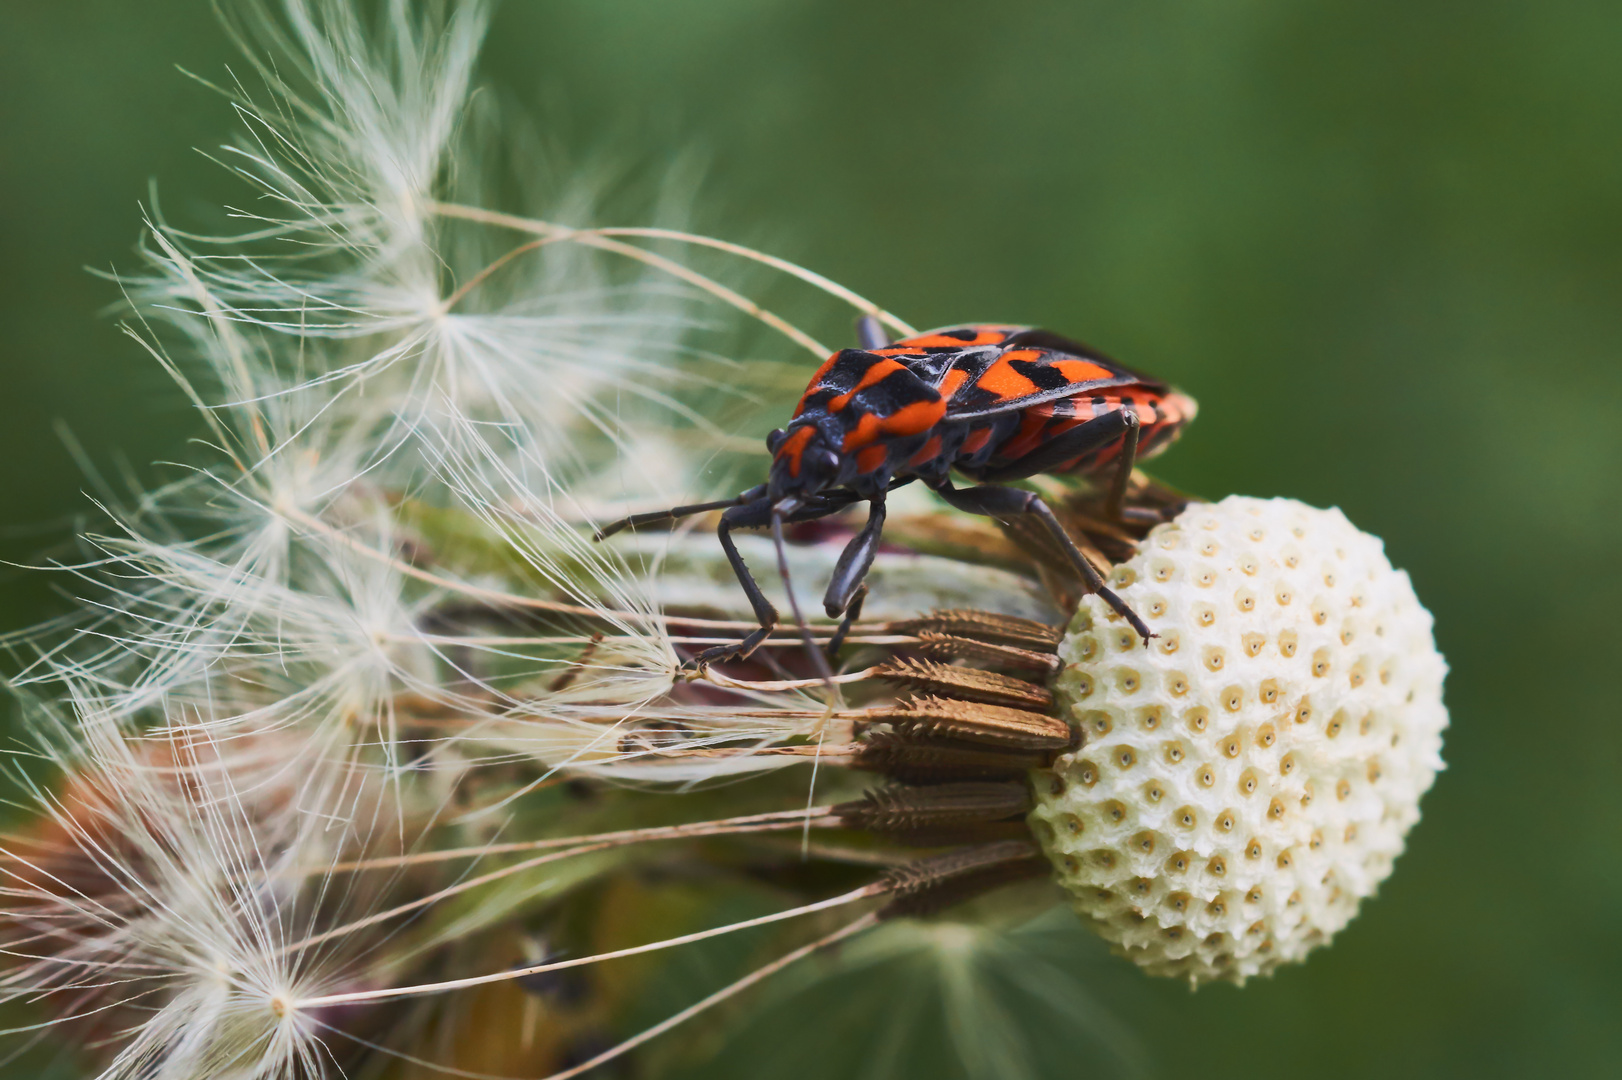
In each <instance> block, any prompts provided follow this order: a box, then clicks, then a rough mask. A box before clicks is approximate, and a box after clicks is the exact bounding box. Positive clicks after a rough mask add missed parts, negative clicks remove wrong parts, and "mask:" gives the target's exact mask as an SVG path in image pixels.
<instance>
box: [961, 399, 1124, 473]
mask: <svg viewBox="0 0 1622 1080" xmlns="http://www.w3.org/2000/svg"><path fill="white" fill-rule="evenodd" d="M1127 415H1128V414H1127V413H1126V412H1125V411H1124V410H1122V409H1114V410H1111V411H1110V412H1107V413H1105V414H1104V415H1103V416H1096V417H1094V418H1093V419H1091V420H1089V421H1087V422H1086V423H1085V424H1080V425H1077V426H1076V427H1073V428H1071V429H1070V430H1069V431H1066V432H1065V433H1063V434H1062V435H1055V436H1054V437H1053V438H1051V439H1049V440H1048V441H1047V442H1045V443H1043V444H1042V445H1041V446H1038V447H1037V448H1036V449H1034V450H1032V451H1031V452H1030V453H1028V454H1026V455H1025V456H1024V457H1022V458H1020V459H1019V460H1017V461H1014V462H1012V463H1010V464H1008V465H1005V466H1003V467H1002V468H1000V469H986V470H981V471H978V472H976V473H975V476H976V477H977V478H978V479H981V480H989V481H992V482H994V483H995V482H998V481H1002V480H1023V479H1025V478H1026V477H1027V476H1035V475H1036V474H1037V473H1045V472H1053V471H1054V470H1055V469H1057V468H1058V467H1059V466H1061V465H1063V464H1065V463H1066V462H1068V461H1073V460H1075V459H1076V458H1078V457H1080V456H1081V455H1083V454H1086V453H1089V452H1091V451H1093V450H1101V449H1103V448H1104V447H1106V446H1108V445H1110V443H1113V442H1115V441H1116V440H1118V439H1123V438H1125V437H1127V436H1128V434H1129V433H1130V437H1131V439H1132V446H1133V457H1134V458H1136V456H1137V450H1136V448H1137V435H1136V432H1137V423H1138V418H1137V416H1135V415H1133V416H1132V418H1131V420H1130V421H1128V420H1127V419H1126V417H1127ZM1126 473H1127V476H1128V477H1130V476H1131V475H1132V467H1131V466H1130V465H1128V466H1127V470H1126Z"/></svg>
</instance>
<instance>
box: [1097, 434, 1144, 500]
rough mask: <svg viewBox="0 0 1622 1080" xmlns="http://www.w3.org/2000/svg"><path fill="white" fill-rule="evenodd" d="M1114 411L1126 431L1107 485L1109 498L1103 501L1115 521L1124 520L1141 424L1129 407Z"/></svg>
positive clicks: (1136, 457) (1136, 456)
mask: <svg viewBox="0 0 1622 1080" xmlns="http://www.w3.org/2000/svg"><path fill="white" fill-rule="evenodd" d="M1116 412H1117V413H1118V414H1119V415H1120V416H1121V419H1122V420H1123V421H1124V422H1125V423H1126V431H1125V433H1124V434H1123V435H1122V438H1121V456H1120V458H1119V459H1118V460H1117V461H1116V463H1115V479H1114V481H1113V482H1112V483H1111V484H1110V486H1109V499H1108V500H1107V501H1106V502H1105V503H1104V512H1105V513H1106V514H1108V515H1109V516H1110V517H1111V518H1114V519H1115V520H1116V521H1124V520H1125V518H1123V517H1122V516H1121V514H1122V508H1123V507H1124V506H1125V504H1126V486H1127V484H1129V483H1131V481H1132V466H1133V465H1134V464H1135V463H1136V462H1137V460H1138V433H1139V431H1141V430H1142V425H1141V424H1140V423H1139V422H1138V414H1137V413H1136V412H1134V411H1132V410H1131V409H1117V410H1116Z"/></svg>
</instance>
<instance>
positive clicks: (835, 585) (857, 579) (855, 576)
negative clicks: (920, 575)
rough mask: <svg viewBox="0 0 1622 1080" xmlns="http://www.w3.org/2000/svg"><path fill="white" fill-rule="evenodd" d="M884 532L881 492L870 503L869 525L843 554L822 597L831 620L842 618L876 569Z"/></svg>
mask: <svg viewBox="0 0 1622 1080" xmlns="http://www.w3.org/2000/svg"><path fill="white" fill-rule="evenodd" d="M883 531H884V493H883V492H882V491H881V492H879V494H877V495H875V496H873V498H872V500H871V501H870V502H869V503H868V511H867V524H866V525H863V526H862V531H861V532H859V533H857V534H856V535H855V536H854V537H852V538H851V541H850V543H848V544H846V545H845V550H844V551H842V552H840V554H839V561H838V562H837V563H835V564H834V573H833V577H832V578H831V579H830V580H829V582H828V591H827V593H825V594H824V595H823V597H822V606H823V608H824V609H825V610H826V611H827V612H828V618H830V619H837V618H839V616H840V615H842V614H844V611H845V609H846V608H848V607H849V606H850V601H851V597H853V596H855V595H856V589H857V588H858V587H859V586H860V585H861V584H862V579H863V578H865V577H867V571H868V569H869V568H870V567H871V566H872V565H873V556H874V555H875V554H877V553H878V550H879V535H880V534H881V533H882V532H883Z"/></svg>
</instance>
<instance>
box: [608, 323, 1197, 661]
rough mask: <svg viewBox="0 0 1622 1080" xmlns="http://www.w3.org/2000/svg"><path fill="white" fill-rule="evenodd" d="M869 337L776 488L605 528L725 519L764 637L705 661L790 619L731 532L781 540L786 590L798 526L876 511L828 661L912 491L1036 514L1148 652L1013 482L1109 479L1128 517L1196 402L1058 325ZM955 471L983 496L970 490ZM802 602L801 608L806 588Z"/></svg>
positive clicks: (844, 573) (850, 358)
mask: <svg viewBox="0 0 1622 1080" xmlns="http://www.w3.org/2000/svg"><path fill="white" fill-rule="evenodd" d="M858 336H859V338H860V341H861V347H860V348H856V349H842V350H840V351H839V352H837V353H835V354H834V355H833V356H831V357H829V358H828V360H827V361H826V362H825V363H824V364H823V365H822V366H821V367H820V368H818V369H817V372H816V374H815V375H813V376H812V377H811V382H810V385H809V386H808V387H807V388H806V391H805V394H804V395H803V396H802V397H801V398H800V402H799V405H798V407H797V408H796V409H795V411H794V416H793V418H792V419H791V420H790V421H789V423H788V426H787V427H785V428H782V429H779V430H777V431H773V432H772V433H771V434H770V435H769V436H767V439H766V446H767V449H768V450H770V451H771V454H772V464H771V471H770V473H769V476H768V479H767V481H766V483H764V484H761V485H759V486H757V487H753V488H750V489H749V490H748V491H745V492H743V493H742V494H741V495H739V496H737V497H736V498H733V499H723V500H720V501H717V502H708V503H698V504H695V505H690V506H677V507H672V508H671V509H669V510H661V511H654V512H652V513H646V514H636V515H634V516H632V517H628V518H624V519H622V520H620V521H616V522H614V523H612V524H610V525H607V526H604V527H603V528H601V529H600V530H598V532H597V539H599V540H601V539H603V538H604V537H607V536H610V535H612V534H613V533H615V532H618V531H619V530H621V529H625V528H635V527H637V526H640V525H647V524H651V523H654V522H660V521H673V520H676V519H678V518H683V517H687V516H688V515H691V514H698V513H703V512H705V511H709V510H724V511H725V512H724V513H722V515H721V523H720V526H719V528H718V529H717V530H716V533H717V537H718V538H719V540H720V543H721V547H722V550H723V551H725V553H726V557H727V561H728V562H730V563H731V565H732V569H733V571H734V572H735V573H736V574H737V576H738V581H739V583H740V584H741V585H742V586H743V590H744V592H745V594H747V596H748V598H749V603H750V606H751V607H752V608H753V609H754V613H755V617H756V619H757V620H759V623H760V627H759V629H757V630H755V631H753V632H751V633H750V634H749V635H748V636H746V637H745V638H743V640H741V641H738V642H735V643H732V644H727V645H720V646H717V647H715V648H712V649H708V650H706V651H704V652H703V653H700V654H699V655H698V656H697V657H695V658H694V663H696V664H698V665H704V664H709V663H717V662H721V661H725V660H733V659H743V658H745V657H748V656H749V655H750V654H751V653H753V652H754V651H755V649H757V648H758V647H759V646H760V643H761V642H762V641H764V640H765V639H766V637H767V636H768V635H769V634H770V633H771V632H772V631H773V630H774V629H775V628H776V626H777V624H778V621H779V616H778V612H777V609H776V608H775V607H773V606H772V604H771V602H770V601H768V600H767V599H766V597H765V595H764V594H763V593H762V592H761V590H760V586H759V585H758V584H757V583H756V581H755V579H754V577H753V576H752V575H751V574H750V572H749V568H748V566H746V565H745V564H744V561H743V558H742V556H740V555H739V554H738V549H737V546H736V544H735V543H734V542H733V540H732V535H731V534H732V530H734V529H739V528H761V527H769V528H770V529H771V531H772V535H773V539H774V540H775V541H776V543H777V549H778V568H779V570H780V572H781V573H782V574H783V577H784V581H785V585H786V584H787V577H788V573H787V562H786V559H785V556H784V553H783V525H784V523H785V522H798V521H810V520H813V519H816V518H821V517H826V516H828V515H830V514H835V513H838V512H840V511H842V510H844V509H846V508H847V507H849V506H851V505H852V504H854V503H858V502H862V501H866V502H867V503H868V504H869V511H868V518H867V523H866V524H865V525H864V526H863V527H862V529H861V530H860V531H859V532H858V533H857V534H856V536H855V537H853V538H852V539H851V541H850V543H849V544H848V545H847V546H846V547H845V549H844V551H843V552H842V553H841V554H840V556H839V559H838V561H837V562H836V563H835V566H834V572H833V577H832V580H831V581H830V582H829V584H828V591H827V593H826V594H825V595H824V597H823V607H824V609H825V610H826V611H827V613H828V617H829V618H835V619H837V618H841V617H843V621H842V623H841V624H840V627H839V629H838V631H837V632H836V633H835V634H834V636H833V638H832V640H831V641H830V643H829V652H830V653H832V652H833V651H835V650H837V648H838V646H839V644H840V643H841V642H842V641H843V639H844V636H845V633H846V632H847V631H848V629H849V627H850V624H851V622H852V621H853V620H854V619H855V618H856V617H857V616H858V615H859V614H860V611H861V603H862V600H863V598H864V597H865V596H866V594H867V586H866V585H865V584H863V579H864V578H865V577H866V575H867V572H868V569H869V568H870V567H871V566H872V564H873V557H874V555H875V554H876V553H877V551H878V545H879V538H880V535H881V533H882V532H883V530H884V518H885V508H884V504H885V497H886V495H888V493H889V492H891V491H893V490H895V489H896V488H898V487H900V486H901V485H903V484H908V483H911V482H912V481H914V480H918V481H921V482H922V483H924V484H926V485H928V486H929V487H930V488H932V489H933V490H934V491H935V493H936V494H938V495H939V496H940V497H941V498H942V499H944V500H945V501H946V502H947V503H948V504H950V505H952V506H954V507H956V508H957V509H959V510H964V511H967V512H968V513H971V514H981V515H985V516H987V517H992V518H997V519H1008V518H1011V517H1014V516H1016V515H1020V514H1029V515H1032V516H1034V517H1035V518H1036V519H1037V520H1039V521H1040V522H1041V524H1042V525H1043V526H1044V527H1045V528H1046V529H1047V530H1048V531H1049V532H1050V533H1051V534H1052V536H1053V538H1054V539H1055V540H1056V541H1058V543H1059V545H1060V547H1061V548H1063V550H1064V552H1065V554H1066V556H1067V557H1068V558H1069V560H1070V562H1071V563H1072V564H1073V565H1074V567H1075V569H1076V571H1077V572H1078V573H1079V574H1080V575H1081V578H1082V580H1083V581H1084V582H1085V584H1086V588H1087V590H1088V591H1089V592H1092V593H1096V594H1097V595H1098V596H1099V597H1100V598H1101V599H1102V600H1104V602H1105V603H1107V604H1108V605H1109V606H1110V607H1111V608H1112V609H1113V610H1114V611H1116V612H1117V613H1118V614H1120V615H1121V616H1122V617H1123V618H1124V619H1126V620H1127V622H1129V623H1130V624H1131V626H1132V628H1133V629H1134V630H1136V631H1137V632H1138V634H1139V635H1141V636H1142V637H1143V639H1144V644H1145V645H1147V644H1148V643H1149V638H1150V637H1151V636H1152V635H1151V634H1150V632H1149V629H1148V627H1147V626H1145V625H1144V623H1143V620H1142V619H1140V618H1139V617H1138V616H1137V615H1136V613H1134V612H1133V611H1132V610H1131V608H1129V607H1128V606H1127V605H1126V603H1125V602H1123V601H1122V600H1121V599H1120V597H1118V596H1116V595H1115V594H1114V593H1113V592H1111V591H1110V590H1109V588H1107V587H1106V586H1105V584H1104V580H1103V577H1102V576H1101V575H1100V573H1099V571H1098V568H1097V567H1095V566H1094V565H1093V564H1092V563H1091V561H1089V560H1088V559H1087V557H1086V556H1085V555H1084V554H1083V553H1082V552H1081V550H1080V549H1079V548H1078V547H1077V546H1076V543H1075V541H1074V540H1073V539H1071V537H1070V535H1069V534H1068V533H1067V532H1066V531H1065V528H1064V526H1063V525H1062V524H1061V523H1060V522H1059V520H1058V518H1056V517H1055V516H1054V514H1053V511H1052V510H1051V509H1050V508H1049V507H1048V505H1047V504H1046V503H1045V502H1043V500H1042V499H1041V498H1040V497H1039V496H1037V495H1036V494H1035V493H1034V492H1031V491H1026V490H1023V489H1020V488H1014V487H1006V486H1004V482H1005V481H1010V480H1021V479H1024V478H1026V477H1030V476H1035V475H1036V474H1038V473H1072V474H1080V475H1083V476H1088V477H1095V478H1098V479H1100V480H1104V479H1108V480H1109V482H1110V487H1109V490H1108V494H1107V497H1106V500H1105V507H1106V513H1107V514H1108V515H1109V516H1110V517H1112V518H1114V519H1115V520H1118V521H1121V520H1127V519H1128V518H1129V517H1130V516H1131V515H1132V513H1133V508H1131V507H1128V506H1126V505H1124V504H1125V500H1126V491H1127V485H1128V481H1129V480H1130V478H1131V475H1132V468H1133V465H1134V464H1135V463H1136V462H1137V461H1140V460H1142V459H1144V458H1147V457H1149V456H1151V455H1153V454H1155V453H1158V452H1159V451H1161V450H1163V449H1164V448H1165V447H1166V446H1167V445H1168V444H1169V443H1170V442H1171V441H1172V440H1173V439H1174V438H1176V436H1177V434H1178V432H1179V431H1180V430H1181V428H1182V426H1183V425H1184V424H1185V423H1187V422H1188V421H1189V420H1191V419H1193V417H1194V414H1195V411H1196V408H1197V407H1196V405H1195V402H1194V400H1193V399H1192V398H1190V397H1187V396H1186V395H1183V394H1180V393H1178V392H1176V391H1175V390H1173V389H1172V388H1171V387H1170V386H1168V385H1167V384H1165V383H1163V382H1160V381H1158V380H1156V379H1152V378H1149V377H1147V376H1144V375H1140V374H1138V373H1137V372H1135V371H1132V370H1130V369H1128V368H1126V367H1124V366H1122V365H1121V364H1119V363H1117V362H1116V361H1114V360H1112V359H1110V358H1109V357H1107V356H1105V355H1104V354H1103V353H1101V352H1099V351H1098V350H1096V349H1094V348H1092V347H1090V346H1087V345H1083V344H1081V343H1080V342H1075V341H1070V340H1068V339H1066V338H1063V337H1060V336H1059V335H1057V334H1054V333H1051V332H1049V331H1046V330H1037V329H1032V328H1030V327H1024V326H1001V325H971V326H958V327H950V328H947V329H943V330H934V331H931V332H929V333H925V334H919V335H917V336H915V337H909V338H903V339H902V340H900V341H894V342H887V341H886V339H885V335H884V333H883V331H882V328H881V327H880V325H879V323H878V321H877V320H876V319H872V318H864V319H863V320H862V321H861V323H860V324H858ZM954 471H955V472H957V473H959V474H961V475H962V476H965V477H967V478H968V479H970V480H972V481H974V482H975V483H974V486H972V487H964V488H959V487H956V486H955V485H954V484H953V482H952V477H951V474H952V473H953V472H954ZM789 598H790V602H791V603H793V592H792V590H790V592H789ZM796 615H798V611H797V610H796ZM801 625H802V629H803V626H804V623H803V621H802V624H801ZM808 640H809V636H808Z"/></svg>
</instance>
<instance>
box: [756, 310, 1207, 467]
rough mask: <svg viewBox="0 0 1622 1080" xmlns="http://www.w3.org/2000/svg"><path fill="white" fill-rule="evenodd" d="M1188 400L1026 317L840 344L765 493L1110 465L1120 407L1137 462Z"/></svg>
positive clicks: (780, 443)
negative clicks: (869, 345) (879, 344)
mask: <svg viewBox="0 0 1622 1080" xmlns="http://www.w3.org/2000/svg"><path fill="white" fill-rule="evenodd" d="M1195 410H1196V406H1195V404H1194V401H1193V399H1192V398H1189V397H1187V396H1185V395H1183V394H1179V393H1177V392H1176V391H1174V390H1172V389H1171V388H1170V387H1169V386H1167V385H1166V384H1165V383H1163V382H1159V381H1158V380H1155V379H1151V378H1147V377H1145V376H1143V375H1139V374H1138V373H1137V372H1134V371H1131V370H1130V369H1128V368H1126V367H1123V366H1122V365H1120V364H1118V363H1116V362H1115V361H1114V360H1111V359H1109V358H1108V357H1105V356H1104V355H1103V354H1101V353H1099V352H1097V351H1096V350H1094V349H1091V348H1089V347H1087V346H1085V345H1081V344H1079V343H1076V342H1071V341H1067V340H1065V339H1063V338H1060V337H1058V336H1057V335H1054V334H1050V333H1048V332H1046V331H1043V330H1033V329H1030V328H1028V327H1022V326H963V327H954V328H950V329H946V330H936V331H933V332H931V333H928V334H920V335H918V336H917V337H911V338H905V339H903V340H901V341H897V342H895V343H894V344H892V345H888V346H885V347H884V348H878V349H872V350H867V349H844V350H841V351H840V352H837V353H835V354H834V355H833V356H831V357H829V359H828V360H827V362H826V363H824V364H823V365H822V367H821V368H819V369H818V370H817V373H816V374H815V375H813V376H812V377H811V385H810V386H809V387H808V388H807V390H806V392H805V394H804V396H802V397H801V398H800V404H799V407H798V408H797V409H796V410H795V413H794V418H793V420H791V421H790V422H789V425H788V427H787V428H786V429H785V430H784V431H780V432H773V433H772V436H771V438H770V439H769V441H768V446H769V447H770V448H771V450H772V451H773V461H772V471H771V481H770V484H769V491H770V493H771V494H772V496H773V497H774V498H778V499H780V498H782V497H784V496H787V495H792V494H800V493H804V494H817V493H819V492H821V491H825V490H827V489H829V488H835V487H845V488H849V489H851V490H852V491H855V492H856V493H858V495H859V497H861V498H871V497H872V495H873V494H874V493H876V492H881V491H885V490H888V489H889V488H890V487H891V486H892V485H894V484H895V482H896V481H900V480H909V479H920V480H923V481H924V482H925V483H929V484H931V486H933V485H934V483H936V482H939V481H940V480H942V479H944V478H945V477H946V475H947V474H948V473H949V472H951V471H952V470H954V469H955V470H957V471H958V472H960V473H962V474H963V475H965V476H967V477H970V478H971V479H974V480H977V481H981V482H997V481H1000V480H1012V479H1018V478H1021V477H1026V476H1034V475H1035V474H1037V473H1081V474H1087V475H1097V474H1100V473H1102V472H1104V471H1106V470H1108V469H1111V468H1114V467H1116V466H1117V465H1118V463H1119V461H1120V457H1121V452H1122V449H1123V448H1124V446H1125V443H1126V434H1125V433H1126V430H1127V426H1128V425H1127V424H1126V423H1124V422H1123V417H1124V414H1125V413H1128V412H1130V413H1132V414H1134V415H1135V417H1136V419H1137V425H1138V432H1139V434H1138V441H1137V447H1136V452H1135V459H1136V460H1143V459H1144V458H1147V457H1150V456H1152V455H1154V454H1156V453H1158V452H1159V451H1161V450H1163V449H1164V448H1165V447H1166V446H1168V445H1169V444H1170V443H1171V441H1172V440H1173V439H1175V438H1176V437H1177V434H1178V432H1179V431H1180V430H1181V428H1182V426H1183V424H1185V423H1186V422H1188V421H1189V420H1191V419H1193V417H1194V414H1195Z"/></svg>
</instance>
